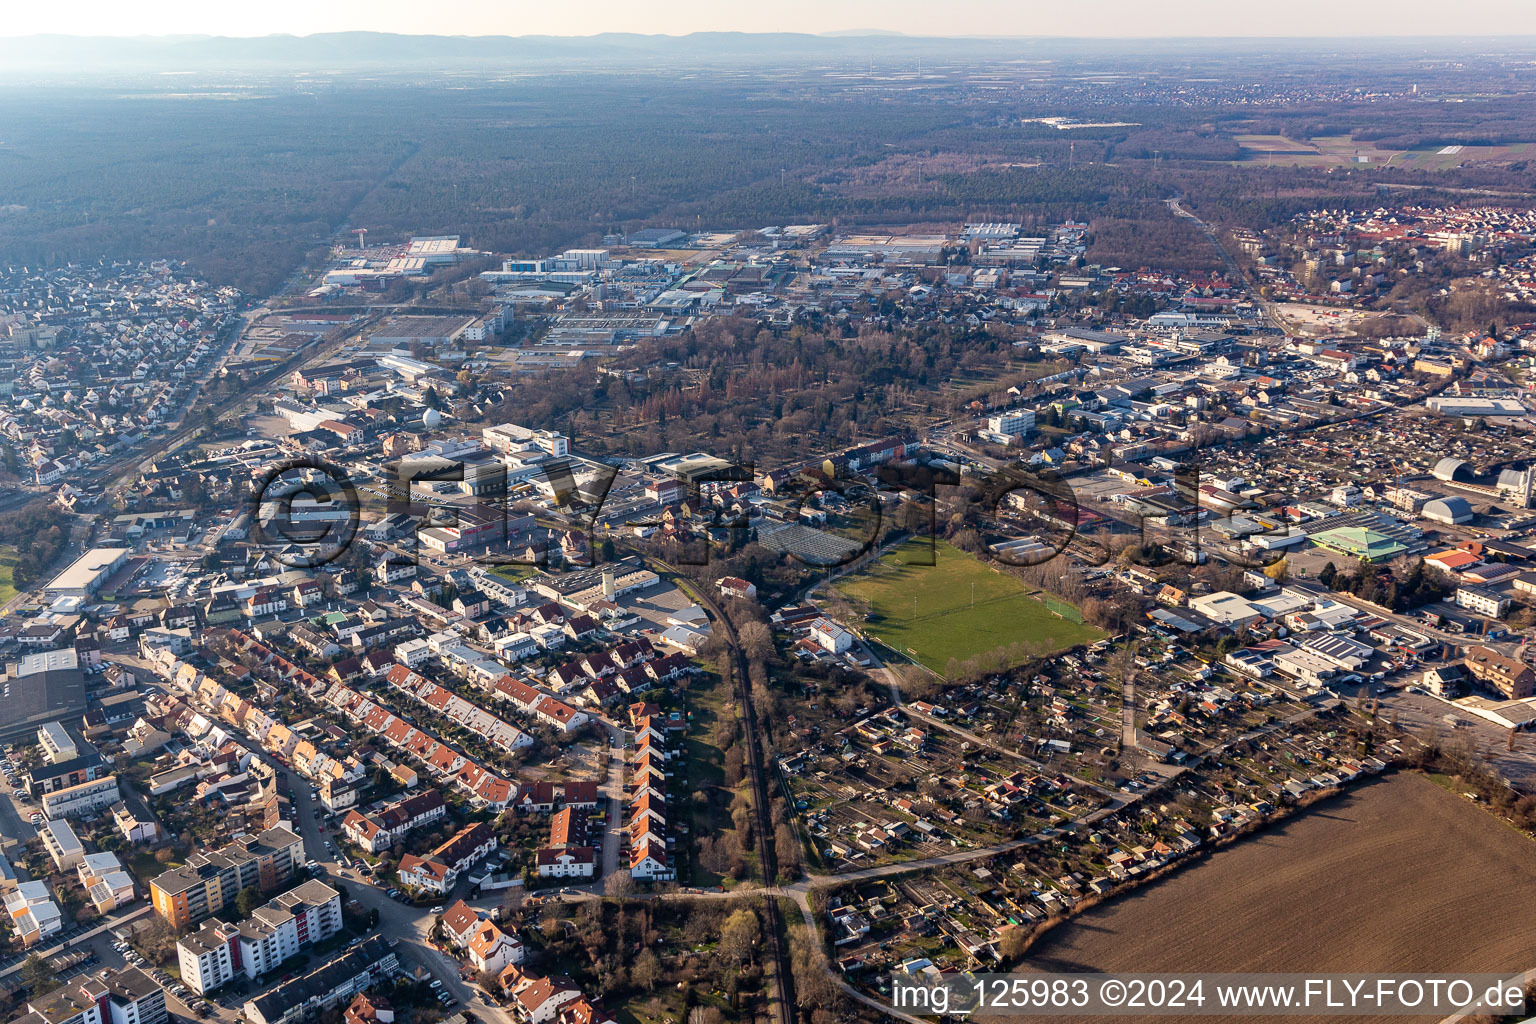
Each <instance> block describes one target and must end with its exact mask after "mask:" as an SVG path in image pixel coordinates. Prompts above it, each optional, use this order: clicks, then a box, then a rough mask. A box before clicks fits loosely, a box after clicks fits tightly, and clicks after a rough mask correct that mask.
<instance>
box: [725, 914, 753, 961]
mask: <svg viewBox="0 0 1536 1024" xmlns="http://www.w3.org/2000/svg"><path fill="white" fill-rule="evenodd" d="M760 934H761V933H760V928H759V926H758V923H757V914H756V913H755V912H753V911H752V910H749V909H748V908H746V907H743V908H741V909H740V910H738V911H735V912H734V913H732V914H731V916H730V917H728V918H726V919H725V925H724V927H722V928H721V929H720V952H721V953H722V954H723V955H725V956H727V957H729V958H730V959H732V960H734V961H735V962H736V963H738V964H741V963H746V962H747V961H748V960H750V959H752V951H753V950H754V949H755V948H757V941H758V938H759V937H760Z"/></svg>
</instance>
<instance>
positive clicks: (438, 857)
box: [400, 822, 497, 893]
mask: <svg viewBox="0 0 1536 1024" xmlns="http://www.w3.org/2000/svg"><path fill="white" fill-rule="evenodd" d="M496 846H497V840H496V832H495V830H494V829H492V828H491V827H490V826H489V825H487V824H485V823H484V822H476V823H475V824H473V825H468V826H466V827H464V828H462V829H460V830H459V831H458V832H457V833H455V834H454V835H453V836H452V837H451V838H450V839H448V840H447V841H446V842H444V843H443V844H442V845H440V846H438V847H437V848H436V849H434V850H432V851H431V852H430V853H428V854H427V855H426V856H425V857H418V856H416V855H415V854H410V853H408V854H406V855H405V856H404V857H401V858H400V881H401V883H402V884H403V885H407V886H410V887H412V888H414V889H422V890H425V891H427V892H435V893H446V892H447V891H448V890H449V889H451V888H453V883H454V882H456V881H458V878H459V874H460V873H461V872H462V871H463V870H464V869H465V868H467V867H469V866H470V865H471V864H473V863H474V862H475V861H477V860H479V859H480V858H482V857H484V856H486V855H487V854H489V853H490V852H491V851H492V850H494V849H496Z"/></svg>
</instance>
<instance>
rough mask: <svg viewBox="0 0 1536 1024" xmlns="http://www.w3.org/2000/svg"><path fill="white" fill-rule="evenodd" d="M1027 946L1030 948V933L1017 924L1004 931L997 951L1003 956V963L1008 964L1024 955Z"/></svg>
mask: <svg viewBox="0 0 1536 1024" xmlns="http://www.w3.org/2000/svg"><path fill="white" fill-rule="evenodd" d="M1027 948H1029V933H1028V932H1026V931H1025V930H1024V929H1023V928H1019V927H1017V926H1015V927H1013V928H1009V929H1007V930H1006V931H1004V932H1003V934H1002V938H1001V941H999V942H998V946H997V951H998V953H999V954H1000V955H1001V956H1002V958H1003V963H1004V964H1007V963H1009V962H1010V961H1016V960H1018V959H1019V958H1020V957H1022V956H1023V955H1024V950H1025V949H1027Z"/></svg>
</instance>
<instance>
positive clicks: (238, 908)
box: [235, 885, 261, 921]
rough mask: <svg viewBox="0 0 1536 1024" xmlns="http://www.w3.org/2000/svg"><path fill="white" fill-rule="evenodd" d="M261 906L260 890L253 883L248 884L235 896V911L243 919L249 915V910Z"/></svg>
mask: <svg viewBox="0 0 1536 1024" xmlns="http://www.w3.org/2000/svg"><path fill="white" fill-rule="evenodd" d="M259 906H261V890H260V889H258V888H256V887H255V886H254V885H248V886H246V887H245V888H244V889H241V890H240V892H239V893H238V894H237V895H236V896H235V913H236V914H238V915H239V916H240V919H241V920H242V921H243V920H245V919H246V918H248V917H250V916H251V911H253V910H255V909H256V908H257V907H259Z"/></svg>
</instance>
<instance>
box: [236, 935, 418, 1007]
mask: <svg viewBox="0 0 1536 1024" xmlns="http://www.w3.org/2000/svg"><path fill="white" fill-rule="evenodd" d="M399 970H400V961H399V959H398V958H397V957H396V956H395V951H394V950H392V949H390V948H389V946H388V945H387V944H386V943H385V941H384V940H383V939H381V938H379V937H377V936H372V937H369V938H367V939H364V940H363V941H362V943H361V944H359V945H358V946H355V947H353V948H352V949H349V950H347V951H346V952H345V953H342V954H341V955H339V956H337V957H336V958H334V959H332V960H331V961H329V962H328V963H325V964H322V965H321V966H320V967H317V968H315V969H314V970H312V971H310V972H309V973H308V974H305V975H302V976H301V977H297V978H294V979H293V980H292V981H285V982H283V983H282V984H281V985H278V986H277V987H276V988H273V989H271V990H270V991H268V992H267V993H265V994H264V995H260V996H256V997H254V998H252V999H248V1000H246V1002H245V1006H244V1008H243V1009H244V1013H245V1019H246V1020H248V1021H251V1022H252V1024H294V1022H296V1021H301V1020H304V1019H305V1018H307V1017H309V1016H311V1015H313V1014H315V1013H319V1012H321V1011H323V1010H328V1009H330V1008H331V1007H332V1006H335V1005H336V1004H337V1003H339V1002H341V1001H342V1000H345V999H350V998H351V997H352V996H354V995H356V994H357V993H359V992H363V991H366V990H368V989H370V988H372V987H373V986H374V985H376V984H380V983H382V982H385V981H388V980H389V979H390V978H392V977H394V976H395V974H397V973H398V972H399Z"/></svg>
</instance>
